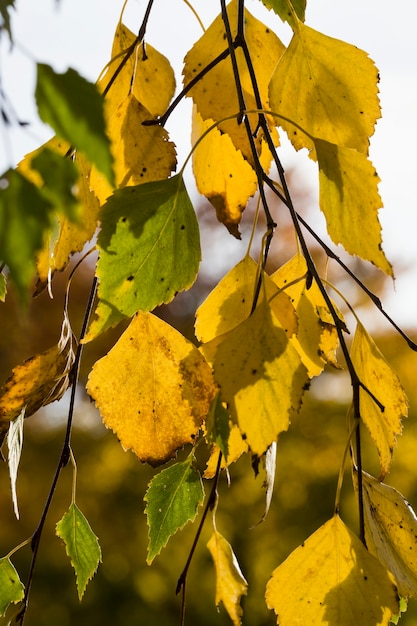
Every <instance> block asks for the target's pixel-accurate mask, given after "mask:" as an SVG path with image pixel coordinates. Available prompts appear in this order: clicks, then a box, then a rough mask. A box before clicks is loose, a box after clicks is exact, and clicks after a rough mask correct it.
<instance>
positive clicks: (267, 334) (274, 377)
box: [201, 301, 308, 456]
mask: <svg viewBox="0 0 417 626" xmlns="http://www.w3.org/2000/svg"><path fill="white" fill-rule="evenodd" d="M201 350H202V351H203V353H204V355H205V356H206V358H207V360H208V361H209V362H210V363H212V364H213V370H214V378H215V380H216V382H217V383H218V384H219V386H220V388H221V394H222V398H223V400H224V401H225V402H226V403H227V405H228V410H229V411H230V415H231V417H232V419H233V421H234V422H235V423H236V424H238V426H239V428H240V431H241V433H242V436H243V437H244V438H245V440H246V442H247V443H248V445H249V447H250V449H251V450H252V452H253V453H255V454H257V455H258V456H261V455H262V454H263V453H264V452H265V451H266V449H267V448H268V446H269V445H270V444H271V443H272V442H273V441H275V440H276V439H277V437H278V435H279V433H280V432H282V431H285V430H287V429H288V426H289V423H290V415H291V413H292V412H294V411H298V409H299V407H300V404H301V398H302V395H303V392H304V389H305V387H306V385H307V384H308V378H307V372H306V369H305V367H304V365H303V364H302V363H301V360H300V357H299V355H298V353H297V351H296V350H295V348H294V347H293V346H292V345H291V343H290V342H289V340H288V337H287V335H286V333H285V331H284V329H283V328H282V327H280V326H279V324H278V322H277V320H276V318H275V317H274V315H273V313H272V311H271V309H270V307H269V305H268V303H267V302H265V301H262V302H261V303H260V305H259V306H258V307H257V308H256V309H255V311H254V313H253V314H252V315H251V316H250V317H249V318H248V319H247V320H245V321H244V322H242V323H241V324H239V326H237V327H236V328H234V329H233V330H231V331H229V332H228V333H226V334H225V335H221V336H220V337H218V338H216V339H213V340H212V341H211V342H209V343H208V344H204V345H203V346H202V347H201Z"/></svg>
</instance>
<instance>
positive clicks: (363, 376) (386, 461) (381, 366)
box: [350, 322, 408, 480]
mask: <svg viewBox="0 0 417 626" xmlns="http://www.w3.org/2000/svg"><path fill="white" fill-rule="evenodd" d="M350 356H351V359H352V362H353V365H354V367H355V370H356V373H357V375H358V376H359V379H360V381H361V382H362V383H363V384H364V385H365V386H366V387H367V389H369V391H370V392H371V393H373V395H374V396H375V397H376V399H377V400H378V401H379V402H380V403H381V404H382V406H383V407H384V409H383V411H382V410H381V409H380V408H379V407H378V406H377V404H376V403H375V401H374V400H373V399H372V398H371V397H370V396H369V394H368V393H367V392H366V391H365V390H364V389H360V409H361V418H362V421H363V422H364V424H365V425H366V427H367V428H368V430H369V432H370V433H371V437H372V439H373V440H374V442H375V445H376V447H377V450H378V453H379V459H380V463H381V475H380V479H381V480H382V479H383V478H384V476H386V474H387V473H388V472H389V469H390V466H391V460H392V454H393V451H394V447H395V445H396V442H397V436H398V435H400V434H401V432H402V422H401V420H402V418H403V417H406V416H407V414H408V402H407V397H406V395H405V393H404V390H403V388H402V386H401V383H400V381H399V379H398V376H397V375H396V373H395V372H394V371H393V370H392V368H391V366H390V365H389V364H388V362H387V361H386V360H385V358H384V357H383V355H382V354H381V352H380V351H379V350H378V348H377V346H376V345H375V343H374V341H373V340H372V338H371V337H370V336H369V334H368V333H367V332H366V330H365V328H364V327H363V326H362V324H361V323H360V322H358V325H357V328H356V333H355V337H354V339H353V343H352V348H351V353H350Z"/></svg>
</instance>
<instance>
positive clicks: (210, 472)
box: [204, 420, 249, 479]
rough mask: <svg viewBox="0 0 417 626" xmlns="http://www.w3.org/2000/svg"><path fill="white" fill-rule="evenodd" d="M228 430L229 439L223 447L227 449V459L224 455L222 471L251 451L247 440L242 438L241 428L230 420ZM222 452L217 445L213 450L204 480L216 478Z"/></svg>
mask: <svg viewBox="0 0 417 626" xmlns="http://www.w3.org/2000/svg"><path fill="white" fill-rule="evenodd" d="M228 428H229V437H228V439H227V442H226V444H225V443H224V442H222V445H223V447H226V448H227V457H225V456H224V455H223V456H222V460H221V464H220V468H221V469H225V468H226V467H229V465H231V464H232V463H235V462H236V461H237V460H238V459H240V457H241V456H242V454H246V453H247V452H248V450H249V448H248V444H247V442H246V440H244V439H243V438H242V435H241V432H240V430H239V427H238V426H237V425H236V424H234V423H233V422H232V421H231V420H230V421H229V426H228ZM220 451H221V448H220V446H219V445H218V444H216V443H215V444H214V445H213V447H212V449H211V452H210V457H209V459H208V461H207V466H206V469H205V470H204V478H209V479H210V478H213V477H214V476H215V474H216V469H217V462H218V460H219V452H220Z"/></svg>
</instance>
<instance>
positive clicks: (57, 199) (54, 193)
mask: <svg viewBox="0 0 417 626" xmlns="http://www.w3.org/2000/svg"><path fill="white" fill-rule="evenodd" d="M31 166H32V168H33V169H35V170H37V171H38V172H39V174H40V175H41V176H42V179H43V182H44V185H43V186H42V191H43V193H44V195H45V196H46V197H47V198H48V199H50V200H51V202H52V203H53V205H54V206H55V210H56V211H57V212H59V213H62V214H63V215H65V216H66V217H68V218H69V219H71V220H72V221H76V218H77V207H78V201H77V199H76V197H75V196H74V193H73V192H74V190H75V189H76V183H77V179H78V176H79V173H78V169H77V166H76V165H75V163H74V161H73V160H72V159H69V158H67V157H65V156H63V155H61V154H58V153H57V152H55V151H54V150H49V149H48V148H44V149H43V150H42V151H41V152H40V153H39V154H38V155H37V156H36V157H35V158H34V159H33V160H32V163H31Z"/></svg>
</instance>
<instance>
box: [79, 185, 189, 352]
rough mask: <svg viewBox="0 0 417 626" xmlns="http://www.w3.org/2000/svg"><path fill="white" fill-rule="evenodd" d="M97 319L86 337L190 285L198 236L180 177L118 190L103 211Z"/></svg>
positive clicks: (152, 306)
mask: <svg viewBox="0 0 417 626" xmlns="http://www.w3.org/2000/svg"><path fill="white" fill-rule="evenodd" d="M101 218H102V225H101V232H100V234H99V237H98V248H99V250H100V258H99V261H98V264H97V275H98V277H99V280H100V283H99V290H98V294H99V298H100V301H99V303H98V307H97V311H96V315H97V317H96V319H95V320H93V322H92V324H91V327H90V330H89V332H88V335H87V337H86V341H89V340H90V339H93V338H94V337H95V336H96V335H98V334H100V333H102V332H103V331H105V330H106V329H107V328H110V327H111V326H114V324H117V323H118V322H119V321H120V320H121V319H123V318H124V317H131V316H132V315H134V314H135V313H136V311H139V310H141V311H151V310H152V309H154V308H155V307H156V306H158V305H160V304H162V303H167V302H170V301H171V300H172V299H173V297H174V296H175V294H176V293H177V292H178V291H183V290H185V289H188V288H189V287H191V285H192V284H193V282H194V280H195V278H196V275H197V272H198V267H199V264H200V259H201V253H200V235H199V229H198V223H197V219H196V216H195V213H194V209H193V206H192V204H191V201H190V198H189V196H188V193H187V190H186V188H185V186H184V182H183V180H182V178H181V177H180V176H179V175H177V176H174V177H173V178H169V179H168V180H164V181H160V182H152V183H146V184H144V185H138V186H137V187H128V188H126V189H120V190H118V191H116V192H115V194H114V195H113V196H112V197H111V198H109V200H108V202H107V203H106V204H105V206H104V207H103V211H102V216H101Z"/></svg>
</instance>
